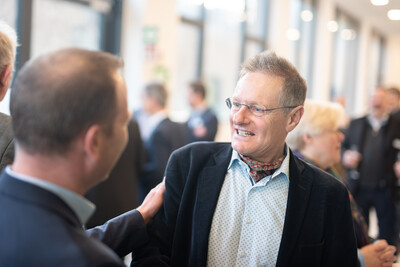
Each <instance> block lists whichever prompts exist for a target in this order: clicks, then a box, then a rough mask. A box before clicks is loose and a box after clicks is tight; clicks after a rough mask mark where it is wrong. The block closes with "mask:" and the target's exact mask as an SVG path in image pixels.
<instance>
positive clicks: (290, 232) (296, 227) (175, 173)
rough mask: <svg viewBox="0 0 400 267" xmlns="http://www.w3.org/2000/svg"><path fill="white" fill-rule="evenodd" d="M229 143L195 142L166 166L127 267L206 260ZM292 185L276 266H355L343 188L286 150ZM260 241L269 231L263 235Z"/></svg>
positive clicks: (195, 263) (192, 263) (191, 263)
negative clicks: (155, 205) (145, 234)
mask: <svg viewBox="0 0 400 267" xmlns="http://www.w3.org/2000/svg"><path fill="white" fill-rule="evenodd" d="M231 155H232V148H231V145H230V144H229V143H194V144H190V145H188V146H185V147H183V148H181V149H179V150H177V151H175V152H174V153H173V154H172V156H171V158H170V160H169V162H168V166H167V169H166V191H165V195H164V204H163V207H162V208H161V210H160V211H159V212H158V214H157V215H156V217H155V219H154V222H153V223H152V224H151V225H150V226H149V228H148V229H149V235H150V244H149V246H147V247H146V248H143V249H141V250H137V251H135V253H133V254H132V255H133V261H132V266H136V264H138V265H139V264H140V263H142V261H143V260H147V261H151V260H152V261H153V262H154V265H156V264H159V265H162V264H163V263H164V264H168V265H171V266H191V267H192V266H206V264H207V248H208V240H209V233H210V229H211V223H212V218H213V214H214V211H215V208H216V204H217V201H218V197H219V193H220V190H221V187H222V184H223V182H224V178H225V175H226V172H227V168H228V165H229V162H230V159H231ZM289 171H290V184H289V195H288V202H287V209H286V216H285V222H284V229H283V234H282V240H281V244H280V249H279V253H278V259H277V264H276V266H278V267H282V266H307V267H312V266H324V267H326V266H332V267H333V266H335V267H337V266H341V267H346V266H348V267H350V266H351V267H353V266H358V262H357V245H356V240H355V235H354V229H353V222H352V216H351V211H350V202H349V197H348V192H347V189H346V188H345V186H344V185H343V184H342V183H341V182H339V181H338V180H336V179H335V178H333V177H332V176H330V175H329V174H327V173H325V172H323V171H321V170H319V169H317V168H315V167H313V166H310V165H308V164H306V163H305V162H303V161H301V160H300V159H298V158H297V157H295V156H294V155H293V154H292V153H291V154H290V163H289ZM265 240H266V241H265V242H266V245H267V244H268V237H267V236H266V237H265Z"/></svg>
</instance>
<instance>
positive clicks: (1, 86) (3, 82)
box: [0, 64, 12, 100]
mask: <svg viewBox="0 0 400 267" xmlns="http://www.w3.org/2000/svg"><path fill="white" fill-rule="evenodd" d="M11 73H12V66H11V64H10V65H7V66H6V67H5V68H4V69H3V70H2V71H1V72H0V96H2V97H0V100H2V99H3V97H4V95H5V94H6V92H7V90H8V87H9V85H10V81H11Z"/></svg>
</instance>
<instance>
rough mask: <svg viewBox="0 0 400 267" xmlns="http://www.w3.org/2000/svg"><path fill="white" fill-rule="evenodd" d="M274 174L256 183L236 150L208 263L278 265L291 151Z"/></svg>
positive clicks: (220, 201) (214, 226)
mask: <svg viewBox="0 0 400 267" xmlns="http://www.w3.org/2000/svg"><path fill="white" fill-rule="evenodd" d="M286 151H287V153H286V155H287V156H286V157H285V159H284V160H283V162H282V165H281V167H280V168H279V169H278V170H276V171H275V173H274V174H273V175H270V176H267V177H264V178H263V179H262V180H260V181H259V182H258V183H256V184H255V183H254V181H253V179H252V178H251V176H250V173H249V171H250V168H249V167H248V166H247V164H246V163H244V162H243V161H242V160H240V157H239V155H238V153H237V152H236V151H233V153H232V158H231V162H230V164H229V166H228V172H227V174H226V177H225V181H224V183H223V185H222V189H221V192H220V195H219V198H218V203H217V207H216V210H215V213H214V217H213V220H212V225H211V231H210V239H209V243H208V258H207V266H275V265H276V260H277V257H278V252H279V246H280V243H281V237H282V232H283V224H284V221H285V213H286V204H287V197H288V192H289V158H290V156H289V153H288V148H287V147H286Z"/></svg>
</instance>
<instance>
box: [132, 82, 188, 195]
mask: <svg viewBox="0 0 400 267" xmlns="http://www.w3.org/2000/svg"><path fill="white" fill-rule="evenodd" d="M167 100H168V92H167V89H166V87H165V86H164V84H162V83H158V82H153V83H149V84H147V85H146V86H145V87H144V89H143V91H142V109H140V110H138V111H136V112H135V114H134V115H135V117H136V118H137V120H138V123H139V128H140V133H141V135H142V139H143V144H144V149H145V152H146V163H145V166H144V170H143V171H142V172H141V173H140V174H139V201H142V200H143V199H144V197H145V196H146V195H147V194H148V192H149V191H150V190H151V189H152V188H153V187H155V186H156V185H157V184H158V183H160V182H161V181H162V179H163V177H164V170H165V167H166V166H167V162H168V158H169V156H170V155H171V153H172V152H173V151H174V150H175V149H177V148H180V147H181V146H184V145H186V144H187V137H186V131H185V128H184V126H183V125H182V124H180V123H177V122H174V121H171V120H170V119H169V117H168V112H167Z"/></svg>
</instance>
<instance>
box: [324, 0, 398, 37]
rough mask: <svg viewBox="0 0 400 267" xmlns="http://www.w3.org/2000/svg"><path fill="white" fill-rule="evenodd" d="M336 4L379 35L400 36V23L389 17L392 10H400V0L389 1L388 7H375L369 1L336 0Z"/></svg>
mask: <svg viewBox="0 0 400 267" xmlns="http://www.w3.org/2000/svg"><path fill="white" fill-rule="evenodd" d="M322 1H324V0H322ZM335 2H336V3H337V5H338V7H340V8H341V9H342V10H343V11H345V12H346V13H347V14H349V15H351V16H353V17H354V18H355V19H357V20H362V21H367V22H368V23H369V24H370V25H371V27H372V28H373V29H375V30H376V31H377V32H378V33H381V34H383V35H385V36H386V37H389V36H394V35H397V36H400V21H392V20H389V19H388V17H387V12H388V11H389V10H390V9H400V0H389V4H388V5H386V6H374V5H372V4H371V2H370V1H369V0H335Z"/></svg>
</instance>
